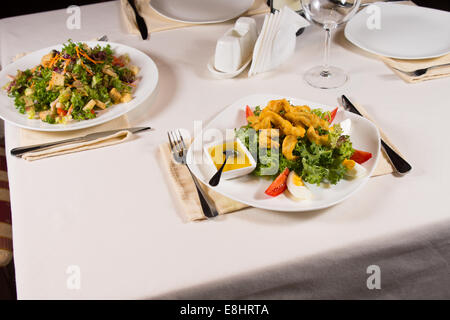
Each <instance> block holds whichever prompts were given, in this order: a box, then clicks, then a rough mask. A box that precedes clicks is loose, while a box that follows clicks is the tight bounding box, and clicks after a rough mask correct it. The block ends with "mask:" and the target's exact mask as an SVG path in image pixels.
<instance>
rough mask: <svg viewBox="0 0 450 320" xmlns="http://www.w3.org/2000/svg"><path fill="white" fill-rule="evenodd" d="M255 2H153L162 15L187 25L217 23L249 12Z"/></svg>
mask: <svg viewBox="0 0 450 320" xmlns="http://www.w3.org/2000/svg"><path fill="white" fill-rule="evenodd" d="M252 4H253V0H151V1H150V6H151V7H152V8H153V9H155V10H156V11H157V12H158V13H159V14H160V15H162V16H164V17H166V18H169V19H172V20H175V21H180V22H187V23H217V22H223V21H227V20H230V19H233V18H236V17H238V16H240V15H241V14H243V13H244V12H245V11H247V10H248V9H249V8H250V7H251V6H252Z"/></svg>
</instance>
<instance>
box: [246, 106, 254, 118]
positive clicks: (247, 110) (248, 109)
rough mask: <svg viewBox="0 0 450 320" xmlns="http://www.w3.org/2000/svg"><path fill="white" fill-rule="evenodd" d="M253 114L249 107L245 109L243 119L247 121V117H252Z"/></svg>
mask: <svg viewBox="0 0 450 320" xmlns="http://www.w3.org/2000/svg"><path fill="white" fill-rule="evenodd" d="M254 115H255V114H254V113H253V111H252V109H250V107H249V106H246V107H245V118H246V119H247V118H248V117H251V116H254Z"/></svg>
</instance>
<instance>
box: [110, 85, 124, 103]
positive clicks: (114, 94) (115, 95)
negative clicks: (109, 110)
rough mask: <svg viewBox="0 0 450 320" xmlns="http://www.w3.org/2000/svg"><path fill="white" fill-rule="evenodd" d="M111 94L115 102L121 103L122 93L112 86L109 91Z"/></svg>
mask: <svg viewBox="0 0 450 320" xmlns="http://www.w3.org/2000/svg"><path fill="white" fill-rule="evenodd" d="M109 96H110V97H111V98H112V99H113V101H114V102H115V103H119V102H120V100H121V99H122V95H121V94H120V92H119V91H117V89H116V88H112V89H111V91H109Z"/></svg>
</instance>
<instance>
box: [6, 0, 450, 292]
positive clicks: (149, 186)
mask: <svg viewBox="0 0 450 320" xmlns="http://www.w3.org/2000/svg"><path fill="white" fill-rule="evenodd" d="M80 10H81V11H80V12H81V15H80V22H81V24H80V28H68V27H67V25H66V21H67V19H68V17H69V15H70V14H71V13H69V12H68V11H66V10H65V9H62V10H55V11H48V12H41V13H36V14H31V15H23V16H18V17H10V18H5V19H2V20H0V63H1V66H2V67H4V66H5V65H7V64H9V63H11V62H12V61H13V58H14V57H15V56H16V55H17V54H21V53H28V52H33V51H36V50H39V49H41V48H45V47H49V46H52V45H55V44H59V43H64V42H66V41H67V40H68V39H73V40H74V41H89V40H92V39H94V38H97V37H100V36H103V35H107V37H108V39H109V41H111V42H116V43H121V44H125V45H127V46H131V47H134V48H137V49H139V50H141V51H142V52H144V53H145V54H147V55H148V56H149V57H151V59H153V61H154V62H155V63H156V66H157V68H158V73H159V82H158V85H157V89H156V90H155V92H154V93H153V94H152V96H151V97H150V98H149V99H148V100H147V101H146V102H145V103H143V104H142V105H140V106H139V107H137V108H136V109H134V110H132V111H131V112H129V113H128V114H127V117H128V120H129V122H130V126H132V127H135V126H150V127H152V130H151V131H147V132H143V133H141V134H139V135H136V136H135V137H134V138H133V139H130V140H129V141H127V142H125V143H120V144H117V145H114V146H109V147H106V148H99V149H95V150H89V151H84V152H77V153H72V154H68V155H61V156H57V157H52V158H47V159H42V160H39V161H32V162H29V161H25V160H23V159H20V158H17V157H13V156H11V155H10V152H9V151H10V150H11V149H12V148H14V147H17V146H20V135H21V130H20V128H18V127H16V126H14V125H12V124H10V123H5V142H6V153H7V154H6V156H7V165H8V177H9V186H10V198H11V209H12V226H13V245H14V264H15V272H16V286H17V297H18V298H19V299H381V298H387V299H391V298H406V299H408V298H419V299H422V298H450V277H449V275H450V267H449V265H450V207H449V204H448V203H449V202H448V197H449V195H448V192H449V187H448V183H449V182H450V166H449V163H448V162H447V161H448V159H449V158H450V148H449V142H448V140H447V135H448V132H447V128H448V123H447V122H448V121H449V119H450V90H449V88H450V78H441V79H435V80H431V81H423V82H419V83H414V84H411V83H406V82H404V81H403V80H402V79H400V78H399V77H398V76H396V75H395V74H394V73H393V72H392V70H390V69H389V68H388V67H387V66H386V65H385V64H384V63H383V62H382V61H381V60H380V59H379V57H377V56H376V55H374V54H371V53H368V52H365V51H363V50H362V49H359V48H358V47H356V46H354V45H353V44H351V43H350V42H349V41H348V40H346V38H345V35H344V31H343V27H342V26H341V27H339V28H338V29H337V30H336V32H334V35H333V39H332V41H333V44H332V52H331V54H330V58H331V63H332V64H333V65H337V66H340V67H341V68H342V69H344V70H346V71H347V72H348V74H349V80H348V81H347V83H346V84H345V85H344V86H342V87H340V88H336V89H327V90H323V89H316V88H313V87H311V86H309V85H308V84H307V83H306V82H305V81H304V80H303V74H304V72H305V71H306V70H308V69H309V68H310V67H312V66H314V65H318V64H320V63H321V61H322V48H323V40H324V39H323V37H324V34H323V33H324V32H323V30H321V28H320V27H318V26H315V25H311V26H309V27H307V28H306V29H305V31H304V32H303V33H302V34H301V35H300V36H298V37H297V39H296V48H295V52H294V53H293V55H292V56H291V57H290V58H289V59H288V60H287V61H286V62H285V63H284V64H282V65H281V66H279V67H278V68H277V69H275V70H272V71H269V72H265V73H261V74H257V75H255V76H252V77H248V76H247V72H244V73H242V74H241V75H239V76H238V77H236V78H233V79H222V80H219V79H214V78H213V77H212V76H211V74H210V73H209V71H208V69H207V63H208V61H209V59H210V58H211V56H212V55H213V54H214V50H215V45H216V41H217V39H218V38H219V37H220V36H221V35H223V34H224V33H225V32H226V31H227V30H228V29H229V28H230V27H231V26H232V25H233V23H234V21H227V22H223V23H214V24H202V25H193V26H190V27H183V28H178V29H173V30H167V31H160V32H153V33H151V34H150V35H149V38H148V40H145V41H143V40H142V39H141V38H140V36H139V35H135V34H130V33H128V32H127V29H126V28H125V26H124V22H123V17H122V16H121V12H120V2H119V1H109V2H103V3H98V4H93V5H85V6H81V7H80ZM254 18H255V20H256V22H257V26H258V27H259V28H261V25H262V23H263V19H264V15H257V16H254ZM418 45H420V44H418ZM251 94H276V95H283V96H287V97H298V98H303V99H306V100H309V101H316V102H319V103H323V104H324V105H330V106H338V105H339V100H338V98H339V97H340V96H341V95H342V94H345V95H346V96H347V97H349V98H350V99H351V100H352V101H355V102H358V103H359V104H360V105H362V106H364V108H365V109H366V110H367V112H368V113H369V114H370V115H371V116H372V118H373V119H374V121H375V122H376V123H377V124H378V125H379V127H380V128H382V129H383V131H384V132H385V133H386V134H387V135H388V136H389V138H390V140H391V141H392V143H393V144H395V146H396V147H397V148H398V149H399V150H400V151H401V153H402V155H404V156H405V158H406V159H408V161H409V162H410V163H411V165H412V167H413V169H412V171H411V172H409V173H408V174H406V175H404V176H397V175H394V174H389V175H383V176H378V177H373V178H370V179H369V181H368V183H367V184H366V185H365V187H364V188H362V189H361V190H359V191H358V192H357V193H356V194H355V195H353V196H352V197H350V198H348V199H346V200H345V201H343V202H341V203H339V204H337V205H334V206H332V207H329V208H326V209H321V210H316V211H309V212H277V211H268V210H262V209H257V208H247V209H243V210H240V211H237V212H233V213H230V214H226V215H221V216H219V217H216V218H213V219H206V220H202V221H195V222H188V221H186V220H185V219H183V216H182V212H181V209H180V207H179V205H178V204H177V201H175V200H176V199H175V195H174V192H173V189H172V188H171V186H170V184H169V183H168V180H167V176H166V171H165V170H164V165H163V163H162V160H161V157H160V154H159V153H160V151H159V146H160V145H161V144H162V143H167V131H169V130H172V129H183V130H186V131H187V132H194V125H195V123H198V122H199V121H201V122H202V123H203V125H206V124H207V123H208V121H209V120H211V119H213V118H214V117H215V116H216V115H217V114H218V113H219V112H220V111H222V110H223V109H224V108H226V107H227V106H228V105H230V104H232V103H233V102H235V101H237V100H239V99H241V98H242V97H245V96H248V95H251ZM0 107H2V106H0ZM375 273H377V275H378V277H379V278H378V280H379V281H378V285H376V286H375V287H374V286H373V285H371V283H372V280H373V278H371V277H373V276H374V274H375ZM74 275H76V276H77V277H78V278H77V282H76V285H73V283H72V282H71V281H72V280H73V276H74Z"/></svg>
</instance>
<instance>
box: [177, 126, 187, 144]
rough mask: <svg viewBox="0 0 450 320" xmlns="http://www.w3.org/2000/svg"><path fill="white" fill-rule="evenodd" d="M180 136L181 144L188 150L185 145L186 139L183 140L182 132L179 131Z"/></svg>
mask: <svg viewBox="0 0 450 320" xmlns="http://www.w3.org/2000/svg"><path fill="white" fill-rule="evenodd" d="M178 134H179V135H180V138H181V144H182V145H183V148H184V149H187V148H186V144H185V143H184V139H183V136H182V135H181V132H180V130H178Z"/></svg>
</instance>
